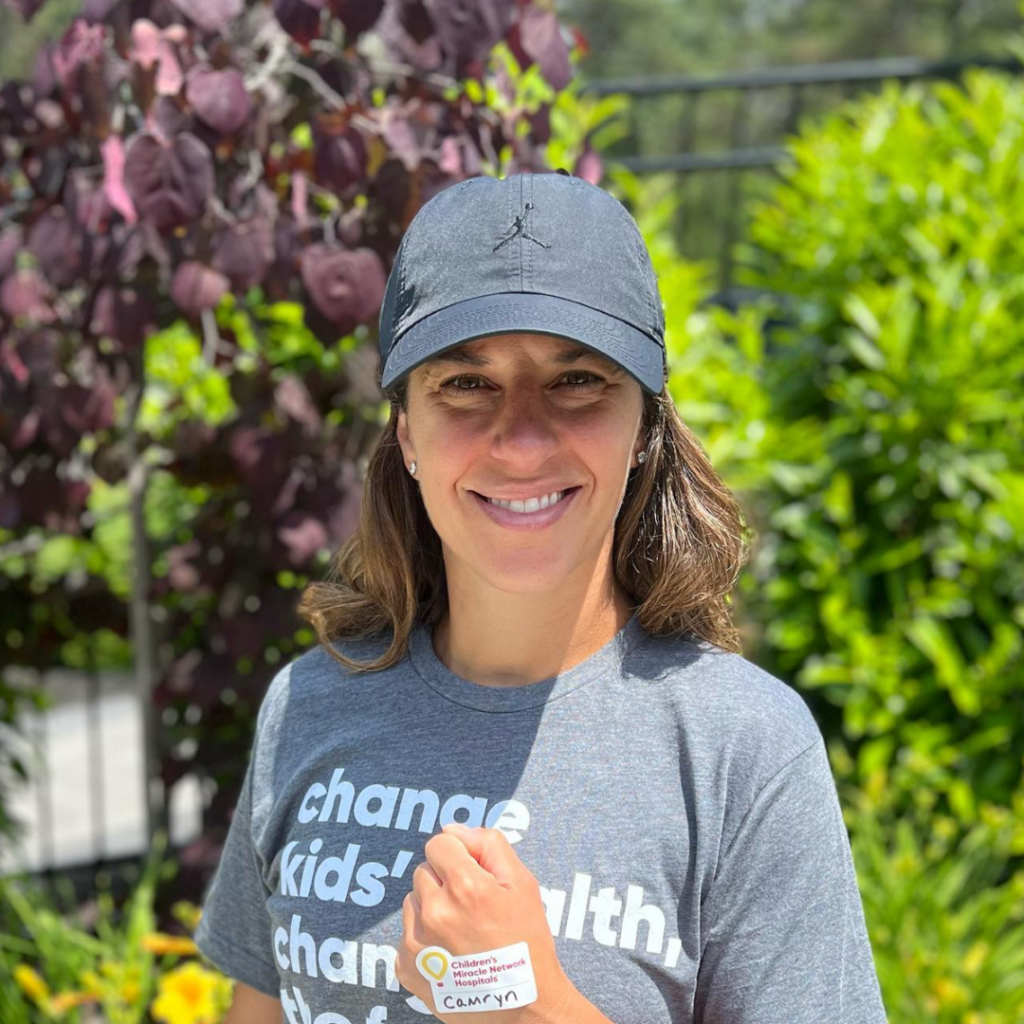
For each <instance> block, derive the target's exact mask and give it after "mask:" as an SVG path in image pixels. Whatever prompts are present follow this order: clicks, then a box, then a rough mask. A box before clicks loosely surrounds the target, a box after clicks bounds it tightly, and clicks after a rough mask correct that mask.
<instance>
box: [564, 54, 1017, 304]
mask: <svg viewBox="0 0 1024 1024" xmlns="http://www.w3.org/2000/svg"><path fill="white" fill-rule="evenodd" d="M972 67H987V68H992V69H999V70H1003V71H1007V72H1011V73H1019V72H1020V70H1021V65H1020V63H1019V62H1018V61H1016V60H1015V59H1005V60H1003V59H996V58H989V57H976V58H972V59H962V60H955V61H927V60H920V59H918V58H912V57H906V58H891V59H885V60H872V61H845V62H842V63H832V64H810V65H798V66H790V67H775V68H765V69H761V70H757V71H746V72H741V73H737V74H729V75H718V76H714V77H689V76H677V75H664V76H657V77H635V78H620V79H601V80H599V81H595V82H591V83H589V84H588V85H586V86H585V87H584V88H582V89H581V92H585V93H589V94H591V95H594V96H606V95H609V94H613V93H624V94H626V95H628V96H630V97H631V98H632V100H633V101H634V102H633V103H632V104H631V111H630V117H631V121H632V124H631V131H630V136H629V137H628V138H627V139H624V140H622V141H621V142H620V143H618V144H616V145H615V146H614V147H612V148H611V149H610V150H609V151H608V152H607V153H604V154H602V155H603V157H604V159H605V160H606V162H608V163H615V164H619V165H621V166H623V167H626V168H628V169H629V170H631V171H634V172H635V173H637V174H646V173H653V172H663V171H669V172H673V173H675V174H676V175H678V185H677V186H676V187H677V189H678V192H677V194H678V195H679V197H680V200H681V201H680V207H679V210H680V218H679V222H678V223H677V224H676V238H677V241H678V243H679V246H680V251H681V252H682V254H683V255H684V256H686V257H687V258H689V259H696V260H706V261H710V262H711V264H712V265H713V267H714V268H715V269H716V271H717V279H718V286H719V289H720V296H721V297H722V298H724V299H727V298H728V296H729V293H730V292H731V290H732V284H733V271H734V259H735V254H734V252H733V249H734V246H735V243H736V242H737V240H739V239H740V238H742V237H743V232H744V225H745V211H746V209H747V207H748V200H749V199H750V198H752V197H753V196H754V195H756V194H758V193H759V192H760V191H762V190H763V188H764V186H765V185H766V184H768V183H769V181H770V178H771V177H772V176H774V175H775V173H776V169H777V168H778V166H779V163H780V161H782V160H784V159H785V158H786V156H787V151H786V147H785V139H786V136H788V135H792V134H794V133H795V132H796V131H797V129H798V127H799V125H800V123H801V119H802V118H804V117H805V116H813V115H816V114H822V113H825V112H826V111H828V110H831V109H834V108H836V107H837V106H838V105H839V104H840V103H842V102H843V101H844V100H847V99H851V98H853V97H855V96H857V95H859V94H861V93H863V92H866V91H870V90H874V89H877V88H878V87H880V86H881V84H882V83H883V82H887V81H895V82H907V81H912V80H925V79H952V80H955V79H958V78H959V77H960V76H961V75H962V74H963V72H964V71H965V70H966V69H968V68H972ZM644 118H647V119H649V121H652V122H653V123H654V124H655V126H656V129H655V130H653V131H651V132H649V133H648V135H649V138H650V141H651V142H652V143H654V142H655V140H657V143H656V144H657V145H658V148H659V149H661V148H664V149H665V150H666V151H665V152H664V153H660V152H659V153H651V152H650V151H649V150H650V148H651V147H645V148H646V150H647V151H646V152H645V155H643V156H636V155H629V153H630V150H636V149H637V148H638V146H637V144H638V142H644V141H647V140H646V138H645V137H644V134H643V132H642V123H641V122H642V121H643V119H644Z"/></svg>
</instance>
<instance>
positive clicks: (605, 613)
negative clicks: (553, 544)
mask: <svg viewBox="0 0 1024 1024" xmlns="http://www.w3.org/2000/svg"><path fill="white" fill-rule="evenodd" d="M610 570H611V567H610V565H609V566H608V572H607V573H606V574H605V575H603V576H602V578H601V579H600V580H598V581H595V580H593V579H590V580H584V581H573V580H571V579H570V580H566V581H565V586H564V587H560V588H559V591H558V593H557V595H556V594H538V593H523V594H509V593H508V592H504V591H497V590H485V591H484V592H483V593H480V592H476V593H473V594H471V595H470V594H467V593H465V591H464V590H462V589H461V588H459V587H458V586H453V580H452V577H451V576H450V575H449V577H448V609H449V610H448V613H447V614H446V615H445V617H444V618H443V619H442V620H441V621H440V622H439V623H438V625H437V626H436V628H435V630H434V634H433V645H434V652H435V653H436V654H437V657H438V658H439V659H440V661H441V663H442V664H444V665H445V666H446V667H447V668H448V669H449V670H450V671H451V672H454V673H455V674H456V675H457V676H461V677H462V678H463V679H468V680H470V681H471V682H474V683H479V684H481V685H483V686H524V685H527V684H529V683H536V682H540V680H542V679H548V678H550V677H551V676H554V675H557V674H558V673H560V672H564V671H567V670H568V669H570V668H572V667H573V666H575V665H578V664H579V663H580V662H581V661H584V660H586V659H587V658H588V657H589V656H590V655H591V654H594V653H595V652H596V651H598V650H600V649H601V648H602V647H603V646H604V645H605V644H606V643H608V641H609V640H611V639H612V637H613V636H615V634H616V633H618V632H619V631H620V630H621V629H622V628H623V626H625V625H626V623H627V622H628V621H629V618H630V616H631V615H632V613H633V604H632V601H631V599H630V597H629V595H628V594H627V593H626V592H625V590H623V589H622V587H621V586H620V585H619V584H618V582H617V581H616V580H615V579H614V575H613V574H612V573H611V571H610Z"/></svg>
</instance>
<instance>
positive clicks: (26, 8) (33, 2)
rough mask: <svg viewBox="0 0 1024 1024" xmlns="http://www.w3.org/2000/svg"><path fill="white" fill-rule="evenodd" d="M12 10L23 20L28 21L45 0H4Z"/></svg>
mask: <svg viewBox="0 0 1024 1024" xmlns="http://www.w3.org/2000/svg"><path fill="white" fill-rule="evenodd" d="M4 3H6V4H7V6H8V7H10V9H11V10H12V11H17V12H18V13H19V14H20V15H21V16H22V18H23V19H24V20H25V22H30V21H31V20H32V19H33V18H34V17H35V16H36V14H37V13H38V12H39V8H40V7H42V6H43V4H45V3H46V0H4Z"/></svg>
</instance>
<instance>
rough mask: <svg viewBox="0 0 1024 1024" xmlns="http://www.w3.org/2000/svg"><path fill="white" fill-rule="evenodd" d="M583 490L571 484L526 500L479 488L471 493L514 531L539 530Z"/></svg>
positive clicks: (559, 515)
mask: <svg viewBox="0 0 1024 1024" xmlns="http://www.w3.org/2000/svg"><path fill="white" fill-rule="evenodd" d="M580 489H581V488H580V487H568V488H566V489H565V490H564V491H555V492H553V493H552V494H542V495H539V496H537V497H535V498H526V499H524V500H522V501H506V500H504V499H501V498H488V497H487V496H486V495H484V494H478V493H477V492H476V491H470V494H472V495H473V500H474V501H475V502H476V504H477V506H478V507H479V508H480V509H481V510H483V512H484V513H486V515H487V517H488V518H489V519H491V520H492V521H494V522H495V523H497V524H498V525H499V526H505V527H508V528H510V529H513V530H516V529H518V530H538V529H543V528H544V527H546V526H549V525H550V524H551V523H554V522H556V521H557V520H559V519H561V518H562V516H563V515H564V514H565V512H566V510H567V509H568V508H569V506H570V505H571V504H572V500H573V498H575V497H576V494H577V493H578V492H579V491H580Z"/></svg>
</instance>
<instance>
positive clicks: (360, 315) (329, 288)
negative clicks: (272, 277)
mask: <svg viewBox="0 0 1024 1024" xmlns="http://www.w3.org/2000/svg"><path fill="white" fill-rule="evenodd" d="M302 283H303V284H304V285H305V286H306V290H307V291H308V292H309V294H310V297H311V298H312V300H313V302H314V304H315V305H316V308H317V309H318V310H319V311H320V312H321V313H322V314H323V315H324V316H325V317H326V318H327V319H328V320H330V321H331V322H332V323H334V324H336V325H338V326H339V327H340V328H341V329H342V330H351V329H352V328H353V327H354V326H355V325H356V324H360V323H366V322H367V321H369V320H370V319H371V318H373V317H374V316H376V315H377V314H378V313H379V312H380V304H381V300H382V299H383V298H384V285H385V283H386V276H385V274H384V265H383V264H382V263H381V261H380V257H379V256H378V255H377V253H375V252H374V251H373V250H372V249H365V248H364V249H356V250H354V251H351V252H350V251H349V250H348V249H342V248H341V247H340V246H337V245H328V244H325V243H322V242H318V243H316V244H315V245H311V246H309V247H308V248H307V249H306V251H305V252H304V253H303V254H302Z"/></svg>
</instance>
